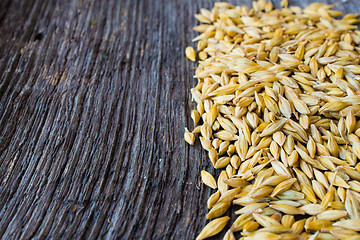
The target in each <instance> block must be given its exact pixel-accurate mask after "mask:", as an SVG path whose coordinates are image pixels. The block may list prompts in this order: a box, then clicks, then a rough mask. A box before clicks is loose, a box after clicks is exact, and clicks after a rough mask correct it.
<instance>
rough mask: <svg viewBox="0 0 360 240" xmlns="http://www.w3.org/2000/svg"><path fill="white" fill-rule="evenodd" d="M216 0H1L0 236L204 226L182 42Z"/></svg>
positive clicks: (187, 232)
mask: <svg viewBox="0 0 360 240" xmlns="http://www.w3.org/2000/svg"><path fill="white" fill-rule="evenodd" d="M213 2H215V1H213V0H209V1H207V0H199V1H191V0H182V1H180V0H174V1H165V0H161V1H158V0H147V1H145V0H137V1H133V0H121V1H117V0H108V1H94V0H61V1H60V0H51V1H41V0H13V1H11V0H4V1H0V33H1V36H0V75H1V78H0V79H1V80H0V171H1V173H2V174H0V216H1V218H0V237H1V238H3V239H27V238H41V239H42V238H53V239H63V238H65V239H69V238H76V239H78V238H86V239H88V238H89V239H92V238H104V239H113V238H120V239H135V238H136V239H193V238H194V237H195V236H196V234H197V233H198V232H199V231H200V230H201V228H202V227H203V226H204V225H205V218H204V216H205V214H206V208H205V206H206V199H207V197H208V196H209V195H210V194H211V192H210V190H209V189H206V188H203V187H202V186H201V185H200V182H199V175H200V170H201V169H204V168H205V169H207V170H209V171H211V172H214V170H212V168H211V166H210V164H209V162H208V160H207V156H206V154H205V152H204V151H203V150H202V149H201V147H200V145H199V143H197V144H196V146H195V147H192V148H189V147H188V146H187V145H185V143H184V141H183V129H184V127H185V126H190V125H191V121H190V120H191V119H190V118H189V112H190V110H191V109H192V107H193V103H191V101H190V97H189V95H190V94H189V89H190V87H191V86H193V85H194V80H193V79H192V74H193V67H194V66H195V65H194V64H192V63H189V61H187V60H186V59H185V56H184V49H185V47H186V46H187V45H189V44H192V43H191V39H192V38H193V37H194V36H195V33H194V32H192V30H191V28H192V27H193V26H194V25H195V24H196V21H195V19H194V18H193V14H194V13H196V12H198V11H199V9H200V8H201V7H205V8H210V7H211V6H212V4H213ZM233 2H234V3H235V4H244V3H245V4H247V5H248V6H250V2H251V1H233ZM308 2H310V1H290V3H292V4H299V5H300V6H306V5H307V3H308ZM321 2H327V3H330V2H336V1H321ZM276 4H277V5H279V1H277V2H276ZM335 5H336V8H337V9H340V10H342V11H346V12H360V11H359V7H358V5H357V4H356V1H355V0H353V1H348V2H347V3H344V4H343V3H340V2H337V3H336V4H335Z"/></svg>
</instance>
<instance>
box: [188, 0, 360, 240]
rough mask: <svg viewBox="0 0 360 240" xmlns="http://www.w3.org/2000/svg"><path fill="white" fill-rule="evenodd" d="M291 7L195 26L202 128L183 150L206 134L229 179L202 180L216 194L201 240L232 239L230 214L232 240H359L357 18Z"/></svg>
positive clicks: (206, 144)
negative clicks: (238, 235) (231, 214)
mask: <svg viewBox="0 0 360 240" xmlns="http://www.w3.org/2000/svg"><path fill="white" fill-rule="evenodd" d="M282 6H283V8H282V9H273V5H272V3H271V2H265V0H259V1H257V2H253V5H252V8H253V9H251V10H250V9H248V8H247V7H246V6H241V7H239V6H237V7H234V6H232V5H231V4H229V3H222V2H219V3H216V4H215V6H214V8H213V9H212V10H211V11H208V10H206V9H201V14H196V15H195V16H196V18H197V20H199V21H200V22H201V23H202V24H201V25H198V26H196V27H195V28H194V29H195V30H196V31H198V32H199V33H200V35H199V36H197V37H196V38H195V39H194V41H198V45H197V51H198V54H197V56H198V58H199V59H200V61H199V65H198V67H197V69H196V71H195V77H196V78H197V79H198V84H197V85H196V87H194V88H193V89H191V93H192V97H193V99H194V101H195V102H196V104H197V107H196V110H193V111H192V112H191V117H192V119H193V120H194V124H195V126H196V127H195V128H194V130H193V131H192V132H190V131H188V130H187V129H185V140H186V141H187V142H188V143H189V144H194V141H195V135H194V134H199V139H200V142H201V145H202V146H203V148H204V149H206V150H207V151H208V154H209V158H210V161H211V162H212V164H213V166H214V168H216V169H223V171H221V173H220V174H219V176H218V177H217V180H215V178H214V177H213V176H212V175H211V174H210V173H209V172H206V171H202V172H201V178H202V181H203V183H204V184H205V185H207V186H209V187H211V188H213V189H214V190H215V191H216V192H214V193H213V194H212V195H211V196H210V198H209V200H208V206H207V207H208V208H209V212H208V214H207V215H206V219H212V220H211V221H210V222H209V223H208V224H207V225H206V226H205V228H204V229H203V230H202V231H201V233H200V234H199V236H198V237H197V239H204V238H207V237H210V236H213V235H216V234H218V233H219V232H221V231H222V230H223V229H224V228H225V226H226V225H227V224H228V221H229V219H230V218H229V217H227V216H223V215H224V214H225V213H226V212H227V210H228V209H229V207H230V205H238V206H239V208H238V210H237V211H236V212H235V213H236V214H237V215H239V216H238V218H237V219H236V220H235V221H234V222H233V223H231V227H230V228H229V229H228V231H227V232H226V234H225V236H224V239H229V240H230V239H235V236H234V233H235V232H241V238H240V239H244V240H246V239H259V240H266V239H284V240H285V239H289V240H292V239H320V240H330V239H341V240H343V239H344V240H350V239H352V240H354V239H360V234H359V231H360V220H359V218H360V212H359V210H360V207H359V205H360V163H358V159H359V158H360V142H359V137H360V121H358V120H359V119H358V116H360V81H359V80H360V66H359V61H360V58H359V53H360V47H359V46H360V31H358V30H355V29H356V25H355V24H356V23H358V22H359V21H358V20H357V19H356V17H357V15H355V14H348V15H346V16H344V17H343V18H342V19H340V18H339V17H340V16H341V15H342V13H341V12H339V11H335V10H332V9H331V8H332V6H328V5H324V4H321V3H313V4H311V5H310V6H308V7H307V8H305V9H301V8H300V7H289V8H288V7H287V1H286V0H283V1H282ZM186 55H187V57H188V58H189V59H190V60H192V61H195V60H196V57H197V56H196V52H195V50H194V49H193V48H192V47H188V48H187V49H186ZM299 216H301V217H299ZM229 225H230V224H229Z"/></svg>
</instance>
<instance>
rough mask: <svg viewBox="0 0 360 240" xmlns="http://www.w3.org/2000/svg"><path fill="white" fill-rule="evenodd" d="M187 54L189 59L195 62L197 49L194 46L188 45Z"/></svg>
mask: <svg viewBox="0 0 360 240" xmlns="http://www.w3.org/2000/svg"><path fill="white" fill-rule="evenodd" d="M185 55H186V57H187V58H188V59H190V60H191V61H193V62H195V60H196V52H195V50H194V48H193V47H190V46H189V47H187V48H186V49H185Z"/></svg>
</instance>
